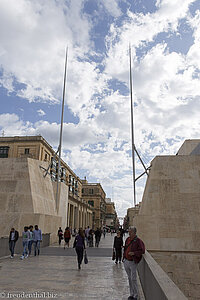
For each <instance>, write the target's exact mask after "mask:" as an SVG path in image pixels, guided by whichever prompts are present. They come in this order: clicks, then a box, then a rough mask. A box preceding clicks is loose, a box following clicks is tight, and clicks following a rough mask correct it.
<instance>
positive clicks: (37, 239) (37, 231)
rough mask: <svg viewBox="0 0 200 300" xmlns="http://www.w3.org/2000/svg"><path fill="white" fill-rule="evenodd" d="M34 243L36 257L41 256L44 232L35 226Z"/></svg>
mask: <svg viewBox="0 0 200 300" xmlns="http://www.w3.org/2000/svg"><path fill="white" fill-rule="evenodd" d="M33 241H34V252H35V253H34V254H35V256H36V255H37V254H38V255H39V254H40V243H41V242H42V231H41V229H39V228H38V225H35V230H33Z"/></svg>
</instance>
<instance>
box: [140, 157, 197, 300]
mask: <svg viewBox="0 0 200 300" xmlns="http://www.w3.org/2000/svg"><path fill="white" fill-rule="evenodd" d="M199 216H200V156H199V155H196V156H195V155H192V156H191V155H180V156H179V155H177V156H162V157H161V156H158V157H155V159H154V160H153V161H152V167H151V171H150V174H149V178H148V179H147V183H146V187H145V191H144V194H143V199H142V204H141V208H140V211H139V214H138V215H137V216H136V217H135V218H134V226H136V227H137V229H138V235H139V236H140V237H141V238H142V239H143V240H144V242H145V245H146V248H147V249H148V250H149V252H150V253H151V254H152V255H153V257H154V258H155V260H157V262H158V263H159V264H160V265H161V267H163V269H164V271H166V272H167V273H168V275H169V276H170V277H171V279H172V280H173V281H174V282H175V283H176V284H177V285H178V287H179V288H180V289H181V290H182V291H183V292H184V294H185V295H186V296H187V297H188V298H189V299H193V300H194V299H199V298H200V252H199V250H200V217H199Z"/></svg>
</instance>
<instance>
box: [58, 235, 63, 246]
mask: <svg viewBox="0 0 200 300" xmlns="http://www.w3.org/2000/svg"><path fill="white" fill-rule="evenodd" d="M62 239H63V237H62V235H61V236H60V235H59V237H58V243H59V245H60V244H61V241H62Z"/></svg>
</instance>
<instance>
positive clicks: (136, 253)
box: [123, 227, 145, 300]
mask: <svg viewBox="0 0 200 300" xmlns="http://www.w3.org/2000/svg"><path fill="white" fill-rule="evenodd" d="M136 232H137V229H136V228H135V227H130V228H129V237H128V238H127V239H126V241H125V246H124V255H123V262H124V268H125V271H126V273H127V275H128V281H129V288H130V296H129V297H128V300H137V299H138V287H137V277H136V271H137V265H138V263H139V262H140V260H141V259H142V254H144V253H145V245H144V243H143V241H142V240H141V239H140V238H139V237H138V236H137V235H136Z"/></svg>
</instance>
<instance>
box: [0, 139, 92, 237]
mask: <svg viewBox="0 0 200 300" xmlns="http://www.w3.org/2000/svg"><path fill="white" fill-rule="evenodd" d="M57 159H58V158H57V155H56V153H55V151H54V150H53V149H52V147H51V146H50V145H49V144H48V143H47V141H46V140H45V139H44V138H43V137H42V136H23V137H0V161H1V164H0V218H1V221H0V235H1V236H2V235H7V234H8V231H9V229H10V227H11V226H14V227H16V229H18V230H19V231H20V232H21V231H22V229H23V226H24V225H28V224H29V225H30V224H36V223H37V224H38V225H39V226H40V227H41V228H42V230H43V232H46V233H52V235H51V238H52V240H55V238H56V232H57V228H58V226H62V228H64V227H65V226H67V225H68V226H70V227H71V228H72V230H73V229H74V228H78V227H86V226H87V225H90V226H92V213H93V207H92V206H91V205H90V204H88V203H87V202H85V201H84V200H83V199H82V182H81V180H80V179H79V177H78V176H77V175H76V174H75V173H74V172H73V171H72V170H71V169H70V168H69V166H68V165H67V164H66V163H65V162H64V161H63V160H61V169H60V182H59V189H58V195H57V197H56V194H57V173H58V168H57V166H58V163H57ZM46 170H48V172H46ZM45 175H46V176H45Z"/></svg>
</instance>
